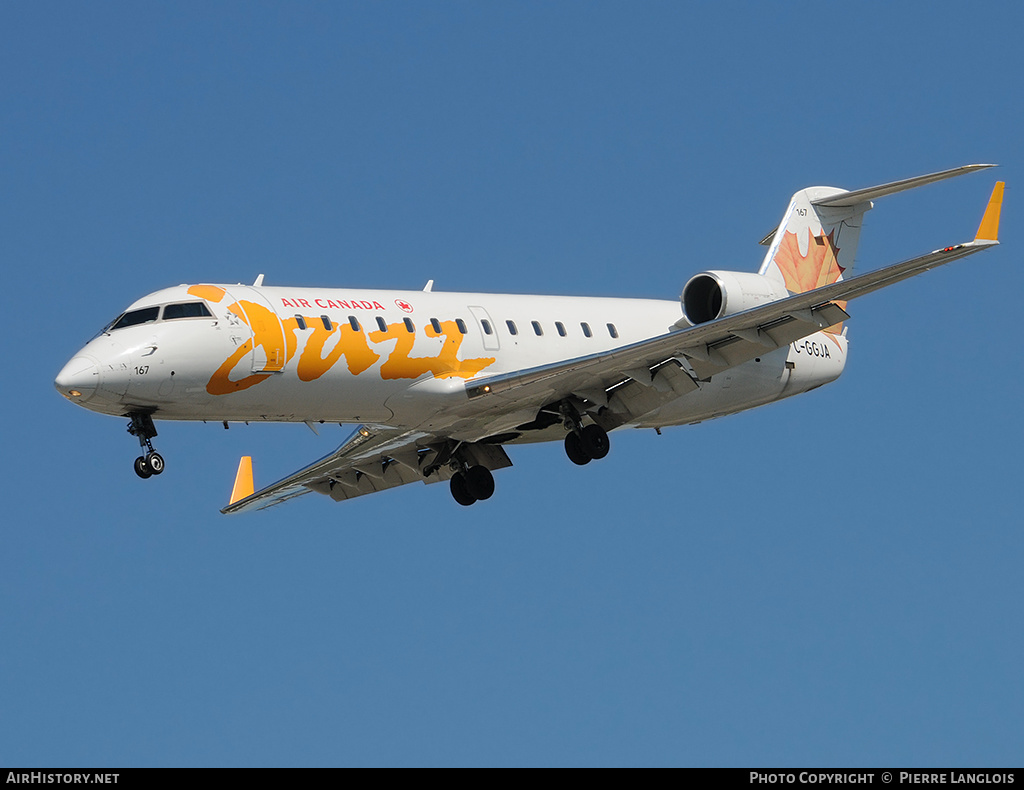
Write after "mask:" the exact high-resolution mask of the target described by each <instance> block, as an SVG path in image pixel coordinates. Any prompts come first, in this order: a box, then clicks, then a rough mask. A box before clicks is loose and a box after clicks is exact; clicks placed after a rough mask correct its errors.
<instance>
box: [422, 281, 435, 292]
mask: <svg viewBox="0 0 1024 790" xmlns="http://www.w3.org/2000/svg"><path fill="white" fill-rule="evenodd" d="M423 290H424V292H426V293H430V292H431V291H433V290H434V281H433V280H427V284H426V285H424V286H423Z"/></svg>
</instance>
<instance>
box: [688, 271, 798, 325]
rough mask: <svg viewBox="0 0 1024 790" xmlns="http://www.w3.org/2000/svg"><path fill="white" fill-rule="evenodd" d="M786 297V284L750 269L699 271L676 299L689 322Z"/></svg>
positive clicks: (696, 322) (723, 314)
mask: <svg viewBox="0 0 1024 790" xmlns="http://www.w3.org/2000/svg"><path fill="white" fill-rule="evenodd" d="M787 296H789V292H788V291H787V290H786V286H785V285H783V284H782V283H780V282H777V281H776V280H774V279H772V278H770V277H765V276H764V275H762V274H753V273H751V272H723V271H712V272H701V273H700V274H695V275H694V276H693V277H691V278H690V280H689V281H688V282H687V283H686V285H685V286H684V287H683V292H682V293H681V294H680V295H679V301H680V302H682V304H683V315H684V316H686V320H687V321H689V322H690V324H691V325H694V326H696V325H697V324H703V323H705V322H706V321H714V320H715V319H716V318H721V317H722V316H726V315H732V314H733V313H741V312H743V311H744V310H750V309H751V308H753V307H760V306H761V305H763V304H768V303H769V302H774V301H776V300H778V299H784V298H785V297H787Z"/></svg>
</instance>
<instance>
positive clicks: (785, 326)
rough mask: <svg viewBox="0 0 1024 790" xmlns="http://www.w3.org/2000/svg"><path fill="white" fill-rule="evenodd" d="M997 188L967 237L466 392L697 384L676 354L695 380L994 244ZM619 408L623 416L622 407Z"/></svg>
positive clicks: (538, 395)
mask: <svg viewBox="0 0 1024 790" xmlns="http://www.w3.org/2000/svg"><path fill="white" fill-rule="evenodd" d="M1002 187H1003V184H1002V182H999V183H997V184H996V187H995V189H994V190H993V193H992V198H991V199H990V201H989V206H988V209H987V210H986V212H985V216H984V218H983V219H982V222H981V226H980V227H979V228H978V233H977V235H976V236H975V238H974V240H973V241H969V242H966V243H963V244H957V245H954V246H951V247H944V248H942V249H940V250H935V251H934V252H930V253H928V254H927V255H921V256H919V257H917V258H912V259H910V260H907V261H903V262H901V263H897V264H893V265H891V266H887V267H884V268H882V269H878V270H876V271H873V272H868V273H867V274H862V275H860V276H857V277H852V278H850V279H848V280H839V281H838V282H835V283H832V284H831V285H826V286H823V287H821V288H817V289H814V290H811V291H807V292H805V293H801V294H796V295H794V296H790V297H788V298H785V299H780V300H778V301H775V302H770V303H768V304H765V305H762V306H760V307H756V308H753V309H751V310H746V311H744V312H741V313H735V314H733V315H727V316H724V317H722V318H719V319H716V320H714V321H709V322H707V323H703V324H698V325H696V326H691V327H687V328H683V329H679V330H678V331H673V332H668V333H666V334H664V335H661V336H659V337H655V338H651V339H649V340H644V341H641V342H639V343H633V344H632V345H628V346H622V347H620V348H617V349H613V350H611V351H607V352H603V353H598V354H592V355H589V356H584V357H577V358H576V359H571V360H567V361H565V362H559V363H555V364H552V365H545V366H541V367H537V368H532V369H529V370H522V371H515V372H510V373H505V374H501V375H497V376H492V377H489V378H484V379H474V380H473V381H472V382H470V383H471V386H468V387H467V390H466V391H467V394H468V395H469V397H470V399H493V400H500V399H508V400H509V401H510V402H511V401H514V402H515V403H516V404H517V405H518V406H520V407H522V406H523V405H525V404H527V403H533V404H535V405H537V406H538V407H540V406H543V405H545V404H548V403H551V402H553V401H556V400H558V399H560V398H565V397H568V396H570V395H576V396H578V397H581V398H583V399H585V400H588V401H590V402H591V403H592V404H595V405H597V406H607V405H608V402H609V398H610V397H611V396H612V392H611V391H613V390H614V389H615V388H618V387H620V386H622V385H624V384H631V383H633V382H635V383H636V384H637V385H639V386H640V387H645V388H651V387H656V388H658V389H662V390H664V389H665V388H666V387H669V388H671V389H672V390H674V391H675V392H676V393H678V394H682V393H685V392H686V391H691V390H693V389H696V388H697V383H696V382H695V381H693V378H692V377H691V376H689V375H688V374H687V373H686V372H684V371H683V370H682V369H681V368H680V365H679V363H678V362H677V361H676V360H677V358H678V357H685V358H686V359H687V360H688V361H689V362H690V365H691V367H692V368H693V370H694V372H695V373H696V375H697V378H698V379H704V378H707V377H708V376H711V375H714V374H715V373H718V372H721V371H723V370H727V369H728V368H730V367H733V366H735V365H739V364H741V363H743V362H746V361H748V360H751V359H753V358H755V357H757V356H760V355H763V354H765V353H768V352H769V351H771V350H773V349H776V348H781V347H783V346H785V345H788V344H789V343H792V342H794V341H796V340H799V339H800V338H802V337H806V336H807V335H811V334H813V333H815V332H818V331H820V330H821V329H824V328H826V327H829V326H832V325H834V324H837V323H839V322H841V321H845V320H847V319H848V318H849V317H850V316H849V315H848V314H847V313H846V311H845V310H843V309H842V308H841V307H840V306H839V305H837V304H835V302H836V301H845V300H850V299H855V298H857V297H859V296H864V295H865V294H868V293H871V292H872V291H876V290H878V289H880V288H885V287H886V286H889V285H892V284H894V283H897V282H900V281H901V280H905V279H907V278H910V277H913V276H915V275H918V274H921V273H922V272H926V271H928V270H930V269H935V268H937V267H939V266H942V265H944V264H947V263H952V262H953V261H956V260H959V259H961V258H965V257H967V256H968V255H973V254H974V253H976V252H981V251H982V250H986V249H989V248H990V247H993V246H995V245H997V244H998V243H999V242H998V240H997V236H998V226H999V209H1000V205H1001V200H1002ZM621 405H622V404H621V403H620V406H621ZM623 410H624V411H626V412H627V417H628V416H629V414H628V412H629V409H628V408H625V409H623ZM632 416H639V415H638V414H635V413H634V414H633V415H632ZM624 421H625V420H624V419H623V420H621V421H620V424H621V422H624Z"/></svg>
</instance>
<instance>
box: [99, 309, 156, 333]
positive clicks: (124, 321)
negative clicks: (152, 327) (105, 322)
mask: <svg viewBox="0 0 1024 790" xmlns="http://www.w3.org/2000/svg"><path fill="white" fill-rule="evenodd" d="M158 315H160V308H159V307H143V308H141V309H140V310H129V311H128V312H127V313H125V314H124V315H123V316H121V317H120V318H118V319H117V320H116V321H115V322H114V323H113V324H111V325H110V328H111V329H124V328H125V327H126V326H138V325H139V324H149V323H152V322H153V321H156V318H157V316H158Z"/></svg>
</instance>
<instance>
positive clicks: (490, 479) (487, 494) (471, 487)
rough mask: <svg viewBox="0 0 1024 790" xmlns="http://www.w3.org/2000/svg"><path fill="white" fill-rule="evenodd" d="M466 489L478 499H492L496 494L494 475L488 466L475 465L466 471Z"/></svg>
mask: <svg viewBox="0 0 1024 790" xmlns="http://www.w3.org/2000/svg"><path fill="white" fill-rule="evenodd" d="M466 490H467V491H468V492H469V495H470V496H471V497H473V498H474V499H477V500H481V501H482V500H484V499H490V498H491V495H492V494H494V475H492V474H491V470H490V469H488V468H487V467H486V466H474V467H471V468H470V469H468V470H467V471H466Z"/></svg>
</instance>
